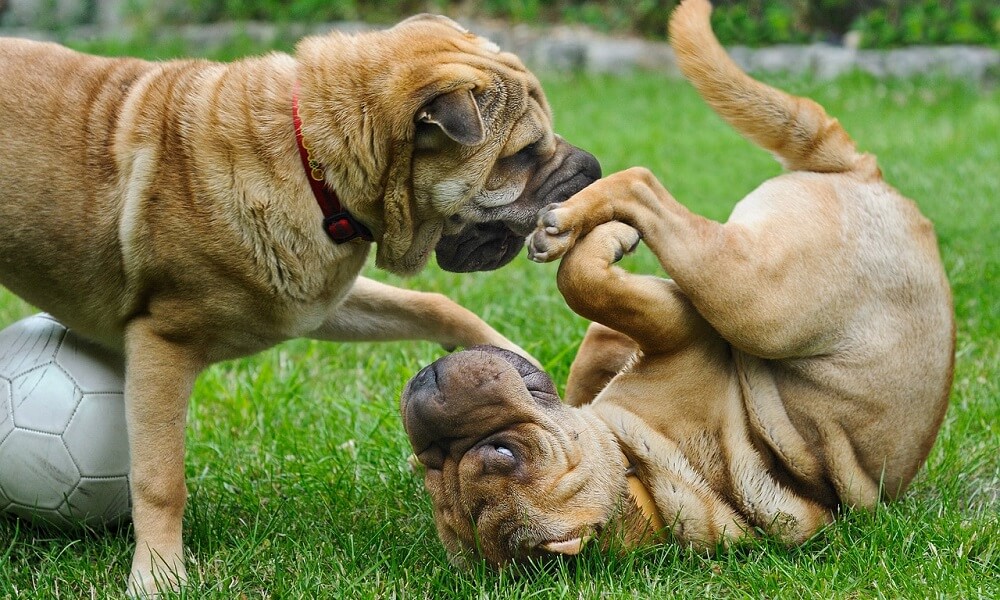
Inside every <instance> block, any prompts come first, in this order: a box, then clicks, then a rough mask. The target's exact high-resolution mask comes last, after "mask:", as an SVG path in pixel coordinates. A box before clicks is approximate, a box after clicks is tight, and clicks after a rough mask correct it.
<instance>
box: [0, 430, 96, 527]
mask: <svg viewBox="0 0 1000 600" xmlns="http://www.w3.org/2000/svg"><path fill="white" fill-rule="evenodd" d="M0 465H2V468H0V489H3V491H4V494H6V496H7V497H8V498H10V499H11V500H12V501H13V502H17V503H18V504H22V505H25V506H37V507H39V508H58V507H59V505H60V504H62V503H63V501H64V500H65V499H66V496H68V495H69V493H70V492H71V491H72V490H73V488H74V487H76V484H77V482H78V481H79V480H80V473H79V471H77V469H76V465H75V464H73V459H72V458H71V457H70V455H69V452H68V451H67V450H66V447H65V446H64V445H63V442H62V439H60V438H59V436H56V435H49V434H44V433H39V432H37V431H27V430H25V429H15V430H14V431H13V432H11V434H10V435H8V436H7V439H5V440H4V441H3V443H2V444H0Z"/></svg>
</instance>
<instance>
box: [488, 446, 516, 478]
mask: <svg viewBox="0 0 1000 600" xmlns="http://www.w3.org/2000/svg"><path fill="white" fill-rule="evenodd" d="M481 450H482V455H481V456H482V461H483V472H484V473H487V474H490V473H494V474H507V473H510V472H511V471H513V470H514V469H515V468H516V467H517V456H516V455H515V454H514V451H513V450H511V449H510V448H508V447H507V446H503V445H501V444H484V445H483V446H482V448H481Z"/></svg>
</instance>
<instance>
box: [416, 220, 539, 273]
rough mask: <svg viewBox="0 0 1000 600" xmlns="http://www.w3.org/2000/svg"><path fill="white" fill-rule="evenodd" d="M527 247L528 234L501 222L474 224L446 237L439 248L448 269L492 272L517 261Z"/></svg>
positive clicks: (440, 261)
mask: <svg viewBox="0 0 1000 600" xmlns="http://www.w3.org/2000/svg"><path fill="white" fill-rule="evenodd" d="M523 246H524V236H523V235H520V234H517V233H515V232H514V231H512V230H511V229H510V228H509V227H508V226H507V225H505V224H504V223H503V222H500V221H491V222H488V223H472V224H469V225H467V226H466V227H465V228H463V229H462V230H461V231H459V232H458V233H455V234H452V235H446V236H442V237H441V240H440V241H439V242H438V244H437V247H436V249H435V254H436V255H437V263H438V266H440V267H441V268H442V269H444V270H445V271H451V272H453V273H470V272H473V271H492V270H494V269H499V268H500V267H502V266H504V265H506V264H507V263H509V262H510V261H512V260H514V257H515V256H517V254H518V252H520V251H521V248H522V247H523Z"/></svg>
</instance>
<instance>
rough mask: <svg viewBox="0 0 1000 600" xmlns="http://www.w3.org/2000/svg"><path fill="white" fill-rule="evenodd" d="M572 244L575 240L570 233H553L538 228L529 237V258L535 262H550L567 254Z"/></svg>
mask: <svg viewBox="0 0 1000 600" xmlns="http://www.w3.org/2000/svg"><path fill="white" fill-rule="evenodd" d="M572 245H573V240H572V238H571V237H570V235H569V234H568V233H562V234H558V235H553V234H550V233H548V232H547V231H545V230H544V229H538V230H535V232H534V233H532V234H531V236H530V237H528V241H527V246H528V258H530V259H531V260H533V261H535V262H549V261H552V260H555V259H557V258H559V257H560V256H562V255H563V254H565V253H566V251H567V250H569V248H570V246H572Z"/></svg>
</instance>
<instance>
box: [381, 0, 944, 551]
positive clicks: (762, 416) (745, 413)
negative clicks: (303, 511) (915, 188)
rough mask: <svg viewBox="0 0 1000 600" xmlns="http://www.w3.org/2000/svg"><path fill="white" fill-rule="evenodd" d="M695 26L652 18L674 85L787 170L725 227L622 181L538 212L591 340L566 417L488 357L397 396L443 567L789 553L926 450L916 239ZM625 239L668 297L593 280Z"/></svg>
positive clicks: (426, 377)
mask: <svg viewBox="0 0 1000 600" xmlns="http://www.w3.org/2000/svg"><path fill="white" fill-rule="evenodd" d="M710 10H711V8H710V5H709V3H708V2H707V1H706V0H687V1H686V2H684V3H683V4H682V5H681V6H680V7H679V8H678V9H677V11H676V12H675V14H674V16H673V18H672V20H671V24H670V33H671V36H672V43H673V46H674V49H675V51H676V54H677V58H678V61H679V63H680V66H681V69H682V70H683V72H684V74H685V75H686V76H687V77H688V78H689V79H690V80H691V81H692V83H693V84H694V85H695V87H697V89H698V91H699V93H700V94H701V95H702V96H703V97H704V98H705V100H706V101H707V102H708V103H709V104H710V105H711V106H712V107H713V108H714V109H715V110H716V111H717V112H718V113H719V114H720V115H721V116H722V117H724V118H725V119H726V120H727V121H729V122H730V123H731V124H732V125H733V126H734V127H736V128H737V130H739V131H740V132H741V133H743V134H744V135H746V136H747V137H749V138H750V139H751V140H753V141H755V142H756V143H758V144H759V145H761V146H763V147H764V148H766V149H768V150H770V151H771V152H773V153H774V154H776V155H777V157H778V158H779V159H780V160H781V161H782V162H783V163H784V164H785V165H786V166H787V168H788V169H789V170H790V171H791V172H790V173H787V174H784V175H781V176H779V177H776V178H774V179H772V180H770V181H768V182H766V183H764V184H763V185H762V186H760V187H759V188H758V189H757V190H755V191H754V192H752V193H751V194H750V195H749V196H747V197H746V198H744V199H743V200H742V201H741V202H740V203H739V204H738V205H737V206H736V208H735V209H734V210H733V213H732V216H731V217H730V220H729V221H728V222H727V223H725V224H720V223H717V222H713V221H710V220H708V219H705V218H703V217H700V216H698V215H695V214H692V213H691V212H690V211H688V210H687V209H686V208H685V207H684V206H682V205H681V204H679V203H678V202H677V201H676V200H674V198H673V197H672V196H671V195H670V194H669V193H668V192H667V191H666V190H665V189H664V188H663V187H662V186H661V185H659V183H658V182H657V181H656V179H654V178H653V176H652V175H651V174H650V173H649V172H648V171H646V170H643V169H631V170H628V171H625V172H622V173H617V174H615V175H612V176H610V177H608V178H606V179H604V180H601V181H598V182H597V183H595V184H593V185H591V186H590V187H588V188H587V189H585V190H584V191H582V192H581V193H579V194H577V195H576V196H574V197H573V198H571V199H570V200H569V201H567V202H566V203H564V204H562V205H559V206H555V207H550V208H549V209H548V210H547V211H546V212H544V213H543V214H542V216H541V217H540V225H539V229H538V230H536V232H535V233H534V234H533V236H532V237H531V238H530V239H529V253H531V254H532V255H533V256H534V258H535V259H536V260H540V261H547V260H554V259H556V258H558V257H560V256H562V257H563V259H562V263H561V265H560V268H559V278H558V282H559V289H560V290H561V291H562V293H563V295H564V296H565V298H566V301H567V302H568V303H569V305H570V306H571V307H572V308H573V310H575V311H576V312H578V313H579V314H581V315H583V316H585V317H587V318H589V319H591V320H593V321H595V322H596V323H599V324H596V323H595V324H594V325H592V326H591V329H590V330H589V331H588V334H587V337H586V339H585V340H584V342H583V344H582V346H581V348H580V351H579V354H578V356H577V358H576V361H575V362H574V364H573V367H572V370H571V373H570V380H569V382H568V384H567V392H566V395H567V403H568V404H569V405H571V406H567V405H565V404H562V403H560V402H559V399H558V397H557V395H556V390H555V386H554V385H553V384H552V382H551V380H550V379H549V378H548V377H547V376H546V375H545V374H544V373H542V372H540V371H539V370H538V369H536V368H535V367H534V366H532V365H531V364H529V363H528V362H527V361H525V360H524V359H522V358H520V357H518V356H516V355H514V354H512V353H510V352H507V351H504V350H500V349H495V348H489V347H483V348H479V349H473V350H469V351H465V352H461V353H459V354H453V355H451V356H447V357H445V358H442V359H440V360H439V361H437V362H435V363H434V364H432V365H431V366H429V367H427V368H425V369H423V370H422V371H421V372H420V373H419V374H417V375H416V376H415V377H414V378H413V379H412V380H411V381H410V383H409V384H408V386H407V388H406V390H405V391H404V393H403V397H402V400H401V410H402V414H403V422H404V425H405V427H406V430H407V433H408V435H409V437H410V441H411V443H412V446H413V449H414V451H415V453H416V456H417V458H418V459H419V461H420V462H421V463H422V464H423V465H425V466H426V471H425V484H426V487H427V490H428V491H429V492H430V495H431V499H432V502H433V506H434V516H435V521H436V523H437V527H438V532H439V533H440V536H441V538H442V540H443V542H444V544H445V546H446V547H447V549H448V550H449V551H450V553H451V554H452V555H453V556H455V557H456V558H458V559H463V558H465V557H468V556H473V555H477V554H479V555H481V556H482V557H483V558H485V559H486V560H488V561H489V562H491V563H494V564H503V563H505V562H507V561H510V560H517V559H520V558H524V557H526V556H531V555H535V554H544V553H566V554H573V553H576V552H578V551H579V550H580V548H581V546H582V545H583V542H584V541H586V539H588V538H589V537H590V536H592V535H594V534H595V533H597V532H599V531H601V530H602V529H607V528H609V527H611V528H615V529H618V530H621V529H624V531H625V536H624V537H625V540H626V542H628V543H630V544H638V543H642V542H643V541H650V540H654V539H655V540H659V539H670V540H674V541H676V542H679V543H682V544H685V545H690V546H692V547H694V548H697V549H709V550H710V549H713V548H715V547H716V545H717V544H719V543H721V544H723V545H726V544H728V543H730V542H732V541H734V540H737V539H740V538H744V537H747V536H754V535H757V534H758V533H764V534H766V535H771V536H775V537H777V538H778V539H781V540H784V541H785V542H787V543H800V542H802V541H804V540H805V539H807V538H808V537H810V536H811V535H812V534H813V533H814V532H815V531H816V530H817V529H818V528H819V527H821V526H822V525H823V524H825V523H827V522H828V521H829V520H830V519H831V517H832V516H833V515H835V514H836V512H837V511H838V509H839V507H843V506H847V507H872V506H874V505H875V504H876V503H877V502H879V501H880V500H884V499H893V498H896V497H898V496H899V495H900V494H901V493H902V492H903V491H904V490H905V489H906V487H907V485H908V484H909V483H910V481H911V479H912V478H913V477H914V475H915V473H916V472H917V469H918V468H919V467H920V466H921V464H923V462H924V460H925V459H926V457H927V454H928V451H929V449H930V447H931V445H932V444H933V442H934V439H935V436H936V434H937V430H938V427H939V426H940V424H941V420H942V417H943V415H944V412H945V407H946V404H947V397H948V392H949V388H950V383H951V376H952V364H953V340H954V323H953V317H952V306H951V297H950V292H949V288H948V283H947V281H946V279H945V274H944V270H943V268H942V265H941V261H940V258H939V256H938V251H937V247H936V242H935V237H934V232H933V229H932V227H931V224H930V223H929V222H928V221H927V220H926V219H925V218H923V217H922V216H921V215H920V213H919V212H918V210H917V208H916V206H915V205H914V204H913V203H912V202H911V201H909V200H907V199H905V198H903V197H901V196H900V195H899V194H898V193H897V192H896V191H895V190H894V189H893V188H891V187H890V186H889V185H887V184H886V183H885V182H884V181H882V178H881V174H880V172H879V169H878V167H877V166H876V162H875V159H874V158H873V157H871V156H868V155H863V154H858V153H857V152H856V151H855V149H854V144H853V142H852V141H851V140H850V139H849V138H848V136H847V134H846V133H845V132H844V130H843V129H841V127H840V125H839V124H838V123H837V121H836V120H834V119H831V118H829V117H827V116H826V114H825V113H824V111H823V109H822V108H821V107H820V106H818V105H817V104H815V103H814V102H812V101H810V100H806V99H802V98H795V97H792V96H789V95H787V94H784V93H782V92H780V91H778V90H775V89H773V88H770V87H768V86H765V85H763V84H760V83H758V82H756V81H754V80H752V79H750V78H749V77H747V76H746V75H745V74H744V73H742V72H741V71H740V70H739V69H738V68H737V67H736V66H735V65H734V64H733V63H732V62H731V61H730V59H729V58H728V57H727V56H726V54H725V52H724V51H723V50H722V48H721V47H720V46H719V44H718V42H717V40H715V38H714V36H713V35H712V33H711V29H710V27H709V13H710ZM717 168H719V169H721V170H725V165H718V166H717ZM640 234H641V239H642V240H643V241H645V243H646V244H647V245H648V246H649V247H650V248H651V249H652V251H653V252H654V253H655V255H656V256H657V257H658V258H659V260H660V262H661V263H662V265H663V267H664V269H665V270H666V271H667V273H669V274H670V275H671V277H673V279H660V278H657V277H651V276H639V275H633V274H630V273H627V272H626V271H624V270H622V269H620V268H617V267H614V266H613V263H615V262H616V261H617V260H618V259H620V258H621V257H622V255H623V254H625V253H627V252H628V251H630V250H631V249H632V248H633V247H634V246H635V245H636V244H638V242H639V240H640ZM573 406H576V407H580V408H573Z"/></svg>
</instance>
